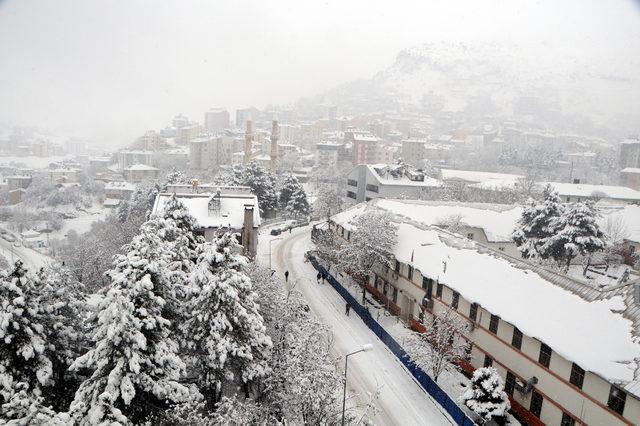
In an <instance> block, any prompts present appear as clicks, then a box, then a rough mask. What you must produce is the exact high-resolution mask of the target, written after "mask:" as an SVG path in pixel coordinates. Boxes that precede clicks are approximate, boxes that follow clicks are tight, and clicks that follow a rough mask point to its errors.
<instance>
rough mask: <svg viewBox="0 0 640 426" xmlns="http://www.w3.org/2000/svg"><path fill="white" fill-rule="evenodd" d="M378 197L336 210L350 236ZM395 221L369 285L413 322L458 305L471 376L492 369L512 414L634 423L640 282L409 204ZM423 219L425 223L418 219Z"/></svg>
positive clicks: (639, 392)
mask: <svg viewBox="0 0 640 426" xmlns="http://www.w3.org/2000/svg"><path fill="white" fill-rule="evenodd" d="M379 207H380V206H378V205H377V203H369V204H368V205H366V206H364V207H363V206H357V207H354V208H352V209H349V210H347V211H345V212H342V213H340V214H338V215H335V216H334V217H332V221H331V222H330V227H331V229H332V230H334V232H336V233H337V234H338V235H339V236H340V237H342V238H344V239H345V240H346V241H348V240H349V239H350V235H351V232H352V231H353V229H352V228H351V225H350V221H351V220H353V219H354V218H355V217H357V216H358V215H359V214H363V213H364V212H366V211H367V210H368V209H378V208H379ZM386 207H387V208H389V210H386V209H385V210H386V211H390V212H391V213H392V215H393V217H394V219H393V222H395V224H396V225H397V226H398V232H397V243H396V245H395V248H394V251H393V255H394V257H395V263H394V265H393V266H391V267H384V266H382V265H378V266H376V267H374V268H373V271H372V273H371V275H370V278H369V282H368V284H367V289H368V290H369V292H370V293H371V294H372V295H373V296H374V297H376V298H378V299H379V300H380V302H382V303H381V304H384V305H387V306H389V309H390V310H391V311H392V313H393V314H395V315H397V316H398V317H399V318H401V319H402V320H404V321H406V322H407V324H408V325H410V326H411V327H412V328H414V329H415V330H418V331H424V330H425V323H427V322H426V321H425V319H426V318H429V317H432V316H434V315H436V316H437V315H441V314H442V313H443V312H445V311H453V312H455V313H456V314H457V315H458V316H459V318H460V319H461V320H462V321H464V322H466V323H467V324H468V325H469V328H468V331H466V332H465V333H464V335H463V337H464V338H465V339H467V340H468V341H469V343H470V348H471V349H470V351H469V358H468V360H467V361H464V362H462V363H461V364H460V366H461V368H462V370H464V371H465V372H466V373H467V374H470V373H471V372H472V371H473V370H474V369H476V368H480V367H483V366H493V367H495V368H496V369H497V371H498V372H499V374H500V375H501V376H502V378H503V379H504V382H505V391H506V392H507V394H508V395H509V397H510V400H511V407H512V413H513V414H514V415H515V416H516V417H517V418H518V419H520V420H521V421H523V422H524V423H526V424H529V425H536V426H537V425H544V424H550V425H551V424H553V425H576V424H584V425H586V424H590V425H596V424H597V425H634V424H637V423H638V419H640V379H639V378H640V365H639V364H640V341H639V339H638V336H639V331H638V328H639V327H640V280H639V279H632V280H629V281H627V282H626V283H624V284H620V285H614V286H610V287H605V288H596V287H594V286H587V285H583V284H582V283H581V282H579V281H576V280H573V279H571V278H570V277H568V276H564V275H561V274H559V273H557V272H556V271H551V270H547V269H545V268H543V267H540V266H537V265H534V264H530V263H527V262H524V261H522V260H518V259H514V258H512V257H510V256H507V255H505V254H503V253H501V252H500V251H494V250H492V249H491V248H489V247H487V246H484V245H482V244H479V243H477V242H472V241H469V240H468V239H466V238H464V236H459V235H457V234H453V233H449V232H447V231H444V230H441V229H439V228H436V227H433V226H430V225H429V224H428V223H421V222H420V221H419V215H413V216H411V217H410V218H407V217H405V216H406V214H407V213H408V212H411V209H412V207H411V206H403V205H402V203H400V204H399V205H397V206H389V205H387V206H386ZM416 218H417V219H418V220H416Z"/></svg>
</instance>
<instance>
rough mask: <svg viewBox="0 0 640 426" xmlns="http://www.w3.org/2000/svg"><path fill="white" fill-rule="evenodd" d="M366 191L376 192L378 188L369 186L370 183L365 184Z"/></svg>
mask: <svg viewBox="0 0 640 426" xmlns="http://www.w3.org/2000/svg"><path fill="white" fill-rule="evenodd" d="M367 191H371V192H376V193H377V192H378V186H377V185H371V184H370V183H368V184H367Z"/></svg>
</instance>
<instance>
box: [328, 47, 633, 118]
mask: <svg viewBox="0 0 640 426" xmlns="http://www.w3.org/2000/svg"><path fill="white" fill-rule="evenodd" d="M552 51H553V52H554V53H552ZM610 56H611V57H608V58H604V57H603V58H595V59H594V58H586V57H580V56H578V55H575V54H573V53H572V52H568V53H564V54H560V53H558V51H557V49H553V50H552V49H549V47H548V46H544V45H538V46H532V47H523V46H522V45H519V46H516V45H510V44H505V43H500V44H499V43H481V42H477V43H444V42H437V43H427V44H424V45H420V46H416V47H413V48H409V49H406V50H403V51H401V52H400V53H399V54H398V55H397V57H396V60H395V62H394V63H393V64H391V65H390V66H389V67H388V68H387V69H385V70H383V71H381V72H379V73H377V74H376V75H375V76H374V77H373V79H372V80H370V81H358V82H354V83H349V84H347V85H344V86H342V87H340V88H339V89H337V90H336V91H335V92H334V93H335V94H338V95H342V96H345V95H346V96H348V97H350V98H351V99H355V98H356V97H357V96H354V95H356V94H357V93H358V92H363V91H367V92H368V95H372V94H376V95H377V96H380V95H384V96H385V97H389V98H391V99H394V100H398V101H404V102H409V103H412V104H415V105H420V104H423V105H424V106H425V107H426V108H427V109H431V110H432V111H433V112H437V111H440V110H444V111H463V110H467V111H471V112H479V113H481V114H486V113H492V112H495V113H507V114H510V113H513V112H515V113H534V114H538V115H545V114H547V113H549V112H551V113H561V114H563V115H568V116H575V115H578V116H585V117H587V118H589V119H590V120H592V121H594V122H595V123H598V124H602V123H605V122H609V121H610V120H611V119H612V118H613V117H614V116H622V117H621V121H623V125H625V126H627V125H628V126H632V124H633V123H637V122H638V120H640V111H638V109H637V108H636V107H635V106H634V99H637V98H638V97H639V96H640V84H638V79H639V78H638V76H637V73H635V72H634V70H637V69H638V68H639V67H640V63H639V62H638V60H637V59H635V58H629V57H615V56H614V54H613V53H611V54H610ZM330 96H331V95H330ZM610 124H613V123H612V122H611V123H610Z"/></svg>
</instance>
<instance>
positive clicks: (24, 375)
mask: <svg viewBox="0 0 640 426" xmlns="http://www.w3.org/2000/svg"><path fill="white" fill-rule="evenodd" d="M0 301H2V303H0V413H1V414H0V420H5V421H6V420H10V419H19V418H22V417H24V416H25V415H26V414H27V412H26V411H25V410H26V409H28V407H29V406H31V405H33V404H39V403H40V402H42V394H43V392H42V390H43V388H44V387H45V386H48V385H50V384H51V382H52V375H53V363H52V361H51V359H50V358H49V356H48V351H47V335H46V331H45V326H44V324H43V323H42V322H43V318H42V312H43V311H42V307H41V306H40V301H39V299H38V297H37V290H36V287H35V282H34V277H33V276H32V275H30V274H28V273H27V270H26V269H25V268H24V267H23V265H22V262H21V261H17V262H16V263H15V266H14V268H13V271H11V272H8V271H0Z"/></svg>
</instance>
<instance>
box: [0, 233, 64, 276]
mask: <svg viewBox="0 0 640 426" xmlns="http://www.w3.org/2000/svg"><path fill="white" fill-rule="evenodd" d="M0 253H2V255H3V256H4V257H5V259H7V260H8V261H9V263H10V264H13V262H15V261H16V260H18V259H20V260H22V262H23V263H24V264H25V265H26V266H27V267H29V269H31V270H33V271H34V272H35V271H36V270H38V269H40V268H42V267H46V266H49V265H50V264H51V263H52V262H53V259H51V258H50V257H49V256H46V255H44V254H42V253H39V252H37V251H35V250H33V249H30V248H28V247H24V246H20V247H15V246H14V245H13V243H11V242H9V241H7V240H5V239H2V238H0Z"/></svg>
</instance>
